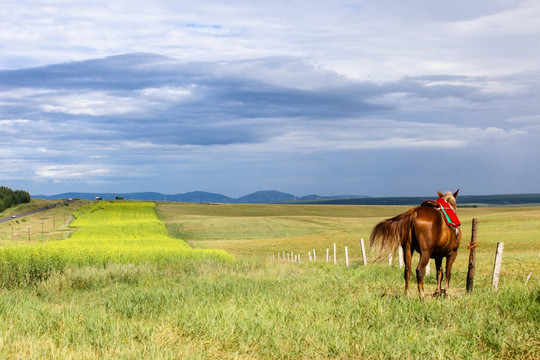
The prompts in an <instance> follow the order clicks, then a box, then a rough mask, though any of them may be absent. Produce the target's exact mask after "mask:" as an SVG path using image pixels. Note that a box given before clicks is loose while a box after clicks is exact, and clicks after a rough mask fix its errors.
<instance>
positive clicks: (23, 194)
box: [0, 186, 30, 212]
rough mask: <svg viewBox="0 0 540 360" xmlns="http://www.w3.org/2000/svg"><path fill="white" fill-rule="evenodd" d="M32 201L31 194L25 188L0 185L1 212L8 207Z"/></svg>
mask: <svg viewBox="0 0 540 360" xmlns="http://www.w3.org/2000/svg"><path fill="white" fill-rule="evenodd" d="M29 202H30V194H29V193H28V191H24V190H15V191H13V190H11V189H10V188H8V187H6V186H0V212H2V211H4V210H6V209H7V208H9V207H11V206H13V205H17V204H22V203H29Z"/></svg>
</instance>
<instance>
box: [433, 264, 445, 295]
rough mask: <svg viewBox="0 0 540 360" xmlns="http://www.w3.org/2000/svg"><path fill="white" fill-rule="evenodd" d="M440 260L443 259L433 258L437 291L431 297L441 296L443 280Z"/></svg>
mask: <svg viewBox="0 0 540 360" xmlns="http://www.w3.org/2000/svg"><path fill="white" fill-rule="evenodd" d="M442 259H443V258H442V257H437V258H435V268H436V269H437V290H435V293H433V296H439V295H441V285H442V278H443V272H442Z"/></svg>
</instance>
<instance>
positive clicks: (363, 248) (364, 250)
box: [360, 239, 367, 265]
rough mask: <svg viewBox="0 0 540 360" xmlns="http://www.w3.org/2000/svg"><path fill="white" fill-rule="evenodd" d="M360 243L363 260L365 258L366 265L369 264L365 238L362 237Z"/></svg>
mask: <svg viewBox="0 0 540 360" xmlns="http://www.w3.org/2000/svg"><path fill="white" fill-rule="evenodd" d="M360 245H362V260H364V265H367V260H366V247H365V246H364V239H360Z"/></svg>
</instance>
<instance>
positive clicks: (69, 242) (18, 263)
mask: <svg viewBox="0 0 540 360" xmlns="http://www.w3.org/2000/svg"><path fill="white" fill-rule="evenodd" d="M155 206H156V205H155V204H154V203H150V202H100V203H97V204H90V205H87V206H84V207H82V208H80V209H79V210H78V211H77V212H76V213H75V218H76V219H75V221H73V222H72V223H71V225H70V226H71V227H75V228H78V229H77V231H75V232H74V233H73V234H72V235H71V237H69V238H68V239H65V240H57V241H49V242H46V243H40V244H27V245H17V246H5V247H1V248H0V286H6V287H10V286H16V285H22V284H31V283H35V282H37V281H41V280H43V279H46V278H47V277H48V276H49V275H50V274H51V273H52V272H54V271H62V270H63V269H64V268H65V267H66V266H68V265H76V266H81V267H82V266H96V265H103V266H106V265H107V264H111V263H119V264H128V263H131V264H142V263H157V264H159V263H167V262H172V261H178V260H182V259H186V258H190V259H192V258H206V257H217V258H221V259H229V258H232V257H231V256H230V255H229V254H228V253H226V252H225V251H222V250H206V249H192V248H191V247H190V246H189V245H187V244H186V243H185V242H184V241H183V240H180V239H174V238H172V237H171V236H169V234H168V232H167V229H166V227H165V225H164V224H163V222H161V221H160V220H159V219H158V217H157V216H156V213H155Z"/></svg>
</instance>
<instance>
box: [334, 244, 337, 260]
mask: <svg viewBox="0 0 540 360" xmlns="http://www.w3.org/2000/svg"><path fill="white" fill-rule="evenodd" d="M334 264H337V254H336V243H334Z"/></svg>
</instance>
